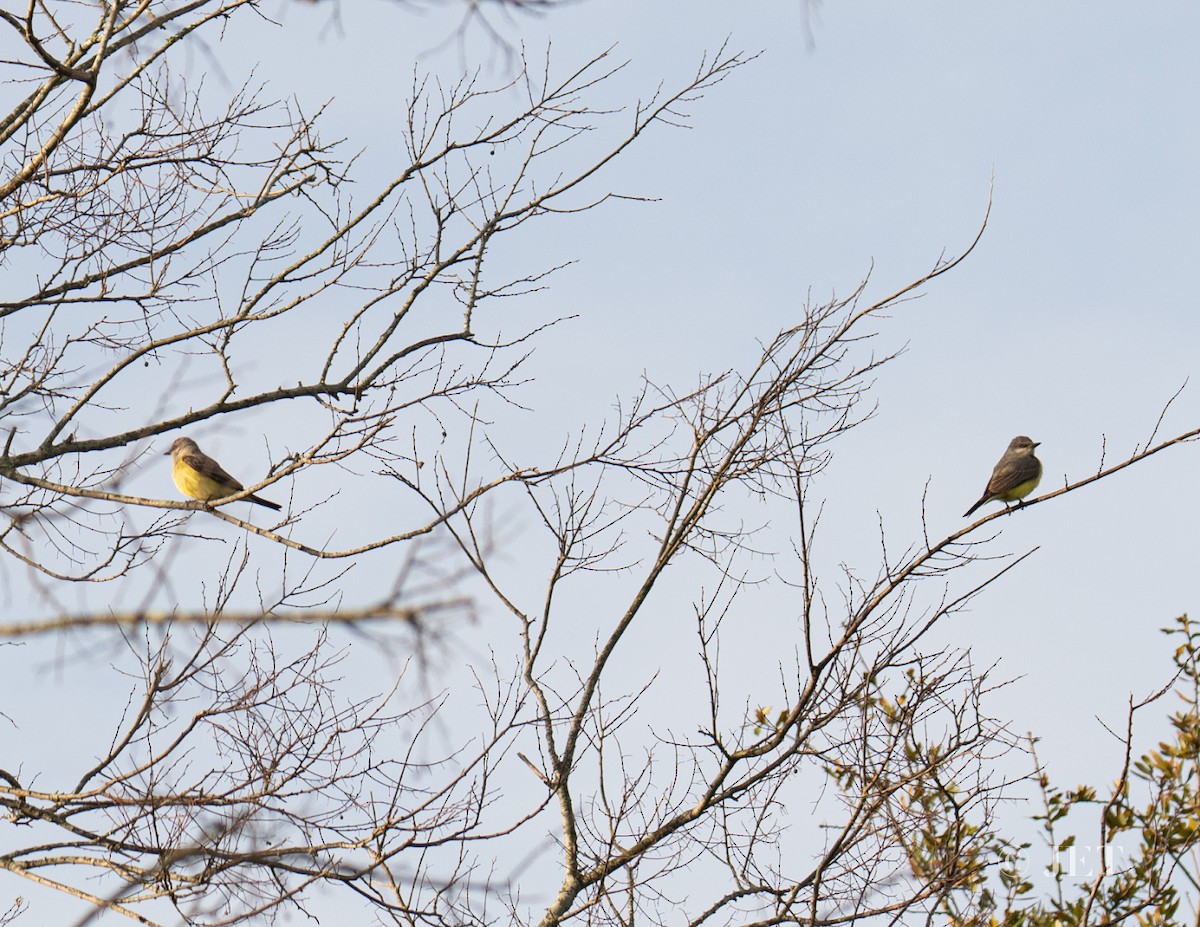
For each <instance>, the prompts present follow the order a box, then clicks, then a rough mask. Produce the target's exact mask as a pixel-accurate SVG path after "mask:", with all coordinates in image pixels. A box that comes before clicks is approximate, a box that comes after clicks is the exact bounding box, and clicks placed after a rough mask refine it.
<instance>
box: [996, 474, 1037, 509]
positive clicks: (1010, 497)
mask: <svg viewBox="0 0 1200 927" xmlns="http://www.w3.org/2000/svg"><path fill="white" fill-rule="evenodd" d="M1041 481H1042V474H1041V473H1038V475H1037V476H1035V477H1034V478H1033V479H1031V480H1026V481H1025V482H1024V483H1018V484H1017V485H1016V486H1014V487H1013V488H1012V489H1010V490H1008V492H1002V493H1000V494H998V495H997V496H996V498H997V499H1000V500H1001V501H1003V502H1016V501H1017V500H1018V499H1024V498H1025V497H1026V496H1028V495H1029V494H1030V493H1031V492H1033V491H1034V490H1035V489H1037V485H1038V483H1040V482H1041Z"/></svg>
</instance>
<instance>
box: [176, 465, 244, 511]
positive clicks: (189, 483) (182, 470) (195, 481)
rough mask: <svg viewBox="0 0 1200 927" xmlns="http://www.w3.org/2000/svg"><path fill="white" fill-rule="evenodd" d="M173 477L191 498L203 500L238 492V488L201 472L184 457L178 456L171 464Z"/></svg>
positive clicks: (210, 500) (206, 500)
mask: <svg viewBox="0 0 1200 927" xmlns="http://www.w3.org/2000/svg"><path fill="white" fill-rule="evenodd" d="M171 479H173V480H174V481H175V485H176V486H177V487H178V488H179V491H180V492H181V493H183V494H184V495H185V496H187V497H188V498H189V499H199V500H200V501H201V502H212V501H213V500H214V499H224V498H225V497H226V496H229V495H232V494H233V493H235V492H237V490H236V489H233V488H231V487H229V486H227V485H225V484H224V483H219V482H217V481H216V480H214V479H213V478H212V477H210V476H205V475H204V474H203V473H200V472H199V471H197V470H196V469H195V468H194V467H192V466H191V465H190V464H189V463H188V462H187V461H186V460H184V459H183V458H177V459H176V460H175V463H174V464H173V465H172V466H171Z"/></svg>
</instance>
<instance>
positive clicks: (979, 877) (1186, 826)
mask: <svg viewBox="0 0 1200 927" xmlns="http://www.w3.org/2000/svg"><path fill="white" fill-rule="evenodd" d="M1164 633H1166V634H1168V635H1169V636H1170V637H1172V638H1175V639H1177V640H1178V641H1180V643H1178V646H1177V647H1176V648H1175V651H1174V661H1175V665H1176V673H1175V675H1174V677H1173V679H1172V680H1171V682H1170V683H1169V684H1168V685H1167V686H1166V687H1164V689H1163V690H1162V691H1160V692H1158V693H1155V694H1154V695H1153V696H1152V697H1150V698H1148V699H1146V700H1145V701H1144V702H1142V703H1140V704H1138V705H1135V706H1133V709H1132V711H1131V714H1130V719H1129V726H1128V732H1129V733H1128V737H1129V738H1130V745H1129V749H1128V751H1127V758H1126V761H1125V763H1124V765H1123V768H1122V769H1121V770H1120V771H1119V773H1118V775H1117V777H1116V779H1115V781H1114V782H1113V785H1112V786H1111V787H1110V788H1109V789H1107V790H1103V789H1099V788H1097V787H1096V786H1092V785H1080V786H1076V787H1075V788H1070V789H1060V788H1058V787H1056V786H1055V785H1054V784H1053V783H1052V781H1051V779H1050V777H1049V776H1048V775H1047V774H1046V773H1044V772H1039V773H1038V774H1037V775H1036V776H1035V777H1034V778H1033V780H1032V781H1033V782H1035V783H1036V785H1037V787H1038V789H1039V790H1040V792H1041V796H1042V803H1043V811H1042V813H1041V814H1037V815H1034V816H1033V820H1034V821H1036V822H1038V825H1039V828H1040V831H1041V843H1042V846H1041V847H1040V849H1041V850H1042V851H1043V852H1045V853H1046V854H1047V855H1048V857H1049V860H1050V863H1049V865H1048V866H1047V865H1044V864H1033V865H1031V864H1030V853H1029V850H1030V848H1031V844H1029V843H1022V842H1018V841H1016V840H1013V839H1011V838H1010V837H1008V836H1006V835H1005V834H1004V833H1002V832H1001V831H1000V829H999V828H998V827H997V826H996V823H995V822H994V821H993V820H991V819H990V818H986V817H985V818H982V819H979V820H972V818H971V815H970V813H969V811H970V809H968V808H965V807H964V805H963V803H962V801H961V797H962V795H964V794H965V793H967V792H968V791H969V789H967V788H964V787H963V786H961V785H960V784H959V783H958V782H956V781H955V780H954V779H953V778H945V777H944V776H943V775H942V773H943V772H944V770H943V769H942V768H941V766H940V764H939V762H938V761H939V752H940V751H941V750H942V748H941V747H940V746H939V745H938V744H936V743H920V742H918V741H917V740H916V739H912V738H910V740H909V741H908V742H907V743H906V744H905V748H904V762H905V766H906V768H907V769H908V770H909V771H910V773H914V774H913V775H910V776H909V777H907V778H905V780H904V785H903V787H902V788H898V789H896V790H895V792H894V795H893V797H892V799H891V807H890V808H889V809H888V810H887V811H886V812H885V813H886V814H887V815H888V816H889V818H890V819H891V820H892V821H893V822H900V821H903V826H896V827H894V828H893V837H894V839H896V840H897V841H898V842H899V843H900V844H901V845H902V846H903V849H904V852H905V855H906V857H907V862H908V870H909V871H908V874H907V878H909V879H910V880H912V881H913V883H914V884H915V885H917V886H921V887H923V888H924V890H925V891H926V892H927V893H928V895H929V897H930V898H932V899H935V900H936V913H938V914H940V915H941V916H942V917H944V918H945V919H946V922H947V923H950V924H953V925H956V927H957V925H988V927H1001V925H1003V927H1082V925H1099V924H1117V923H1126V924H1138V925H1142V927H1175V925H1179V927H1182V925H1184V924H1188V925H1194V924H1195V923H1196V920H1197V907H1198V899H1200V862H1198V859H1200V853H1198V851H1200V629H1197V628H1196V627H1194V626H1193V625H1192V624H1191V622H1190V621H1189V619H1188V618H1187V616H1186V615H1185V616H1182V617H1180V618H1179V619H1177V621H1176V623H1175V624H1174V625H1173V626H1172V627H1169V628H1166V629H1164ZM915 684H916V680H914V679H913V678H911V677H910V678H909V679H908V680H907V685H906V687H905V690H904V691H902V692H901V693H899V694H896V695H894V696H892V697H890V698H887V697H884V696H883V695H882V694H880V693H878V692H874V693H873V694H872V695H871V696H870V697H869V701H870V702H871V704H872V705H873V707H874V709H875V710H876V711H877V712H878V713H879V715H880V716H881V717H882V718H883V719H884V721H885V723H892V722H894V721H896V720H897V719H898V718H900V716H901V715H903V713H904V711H905V705H906V704H907V703H908V702H909V701H911V699H912V697H913V693H912V687H913V686H914V685H915ZM1164 697H1174V698H1176V699H1178V701H1179V702H1181V703H1182V707H1180V708H1178V709H1177V710H1176V711H1174V712H1173V713H1172V714H1171V716H1170V723H1171V728H1172V731H1173V736H1172V737H1171V738H1170V739H1168V740H1164V741H1162V742H1160V743H1158V744H1157V745H1156V746H1155V747H1154V748H1153V749H1150V750H1146V751H1145V752H1143V753H1141V754H1140V755H1137V754H1135V753H1134V751H1133V749H1132V738H1133V732H1134V724H1133V722H1134V720H1135V718H1136V717H1137V716H1138V715H1139V713H1140V712H1143V711H1144V710H1145V709H1146V708H1148V707H1150V706H1153V705H1157V704H1159V703H1160V701H1161V699H1162V698H1164ZM908 730H909V731H910V733H912V732H915V731H916V730H917V728H915V727H911V726H910V727H909V728H908ZM1030 752H1031V754H1032V755H1033V757H1034V759H1035V762H1036V750H1035V744H1034V743H1031V744H1030ZM921 767H924V769H926V770H927V774H925V775H916V774H915V773H916V771H917V770H919V769H920V768H921ZM829 772H830V773H831V775H832V776H833V778H834V781H836V782H837V783H838V786H839V788H841V789H843V791H845V790H848V789H852V788H854V787H855V781H854V777H853V776H852V775H850V774H849V773H848V771H847V770H844V769H831V770H829ZM1101 795H1104V796H1105V797H1103V798H1102V797H1101Z"/></svg>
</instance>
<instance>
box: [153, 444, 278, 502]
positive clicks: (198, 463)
mask: <svg viewBox="0 0 1200 927" xmlns="http://www.w3.org/2000/svg"><path fill="white" fill-rule="evenodd" d="M164 456H170V457H172V458H174V461H175V462H174V463H173V464H172V466H171V478H172V479H173V480H175V485H176V486H178V487H179V491H180V492H181V493H183V494H184V495H185V496H187V497H188V498H189V499H198V500H200V501H201V502H215V501H216V500H218V499H227V498H229V497H230V496H234V495H237V494H238V493H239V492H241V491H242V490H243V489H245V488H246V487H245V486H243V485H242V484H241V483H239V482H238V481H237V480H236V479H234V478H233V477H232V476H230V475H229V474H228V473H226V472H225V470H224V468H223V467H222V466H221V465H220V464H219V463H217V462H216V461H215V460H213V459H212V458H211V457H209V456H208V455H207V454H205V453H204V452H203V451H202V450H200V448H199V446H197V444H196V442H195V441H193V440H192V439H191V438H176V439H175V442H174V443H173V444H172V445H171V449H170V450H169V451H167V454H166V455H164ZM246 501H247V502H257V503H258V504H259V505H265V506H266V507H267V508H269V509H274V510H275V511H276V512H278V511H279V506H278V505H276V504H275V503H274V502H268V501H267V500H266V499H264V498H263V497H262V496H246Z"/></svg>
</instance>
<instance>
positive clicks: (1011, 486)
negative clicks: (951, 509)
mask: <svg viewBox="0 0 1200 927" xmlns="http://www.w3.org/2000/svg"><path fill="white" fill-rule="evenodd" d="M1038 443H1039V442H1037V441H1031V440H1030V439H1029V438H1027V437H1025V435H1017V436H1016V437H1015V438H1013V439H1012V441H1011V442H1009V445H1008V450H1007V451H1005V452H1004V456H1003V457H1001V458H1000V462H999V463H998V464H996V469H994V470H993V471H992V478H991V479H990V480H988V484H987V489H985V490H984V491H983V495H982V496H980V497H979V501H978V502H976V503H975V504H974V505H973V506H971V507H970V508H969V509H967V512H966V514H965V515H963V518H966V517H967V516H968V515H970V514H971V513H972V512H974V511H975V510H976V509H977V508H979V507H980V506H981V505H983V504H984V503H985V502H991V501H992V500H993V499H999V500H1000V501H1001V502H1003V503H1004V504H1005V506H1007V505H1008V503H1009V502H1016V501H1017V500H1018V499H1024V498H1025V497H1026V496H1028V495H1029V494H1030V493H1031V492H1033V491H1034V490H1035V489H1036V488H1037V484H1038V483H1040V482H1041V480H1042V462H1041V461H1040V460H1038V459H1037V458H1036V457H1034V456H1033V449H1034V448H1035V447H1037V446H1038Z"/></svg>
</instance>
